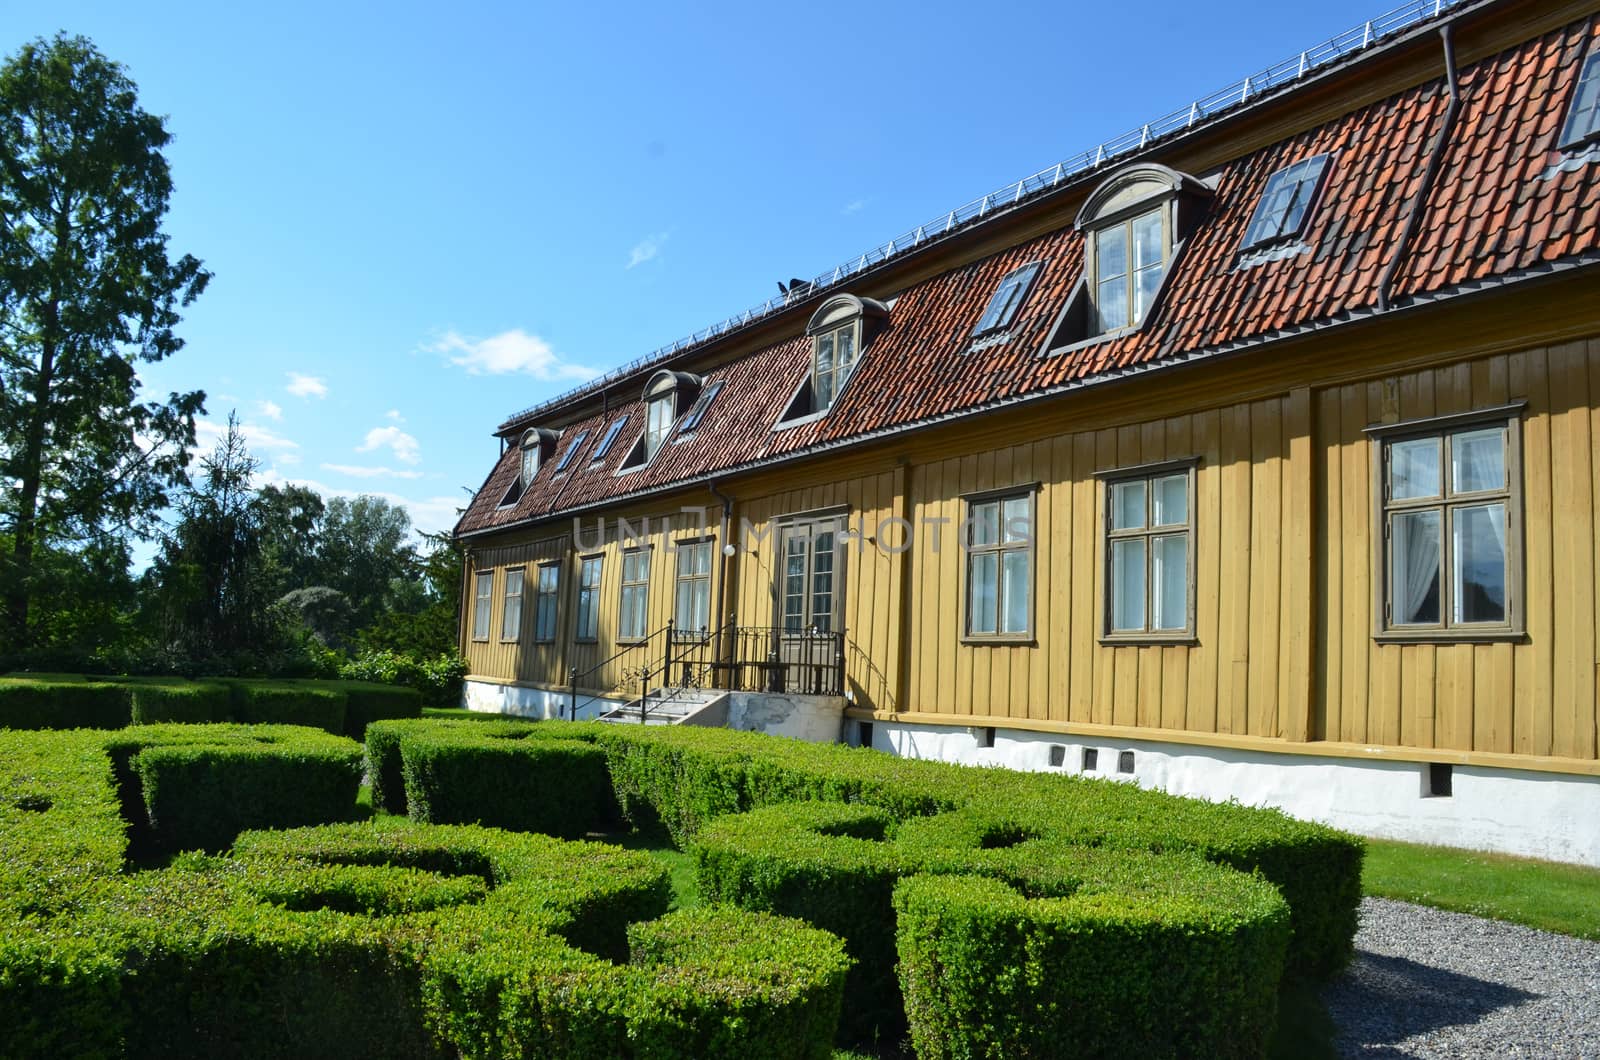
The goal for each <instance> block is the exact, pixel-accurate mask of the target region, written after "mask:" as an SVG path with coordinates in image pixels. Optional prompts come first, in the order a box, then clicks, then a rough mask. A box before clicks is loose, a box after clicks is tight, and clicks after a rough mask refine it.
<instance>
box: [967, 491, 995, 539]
mask: <svg viewBox="0 0 1600 1060" xmlns="http://www.w3.org/2000/svg"><path fill="white" fill-rule="evenodd" d="M969 518H971V520H972V537H971V538H970V540H971V543H972V544H973V545H974V546H977V545H993V544H995V543H997V542H998V541H999V540H1000V504H999V502H998V501H988V502H985V503H983V504H974V505H973V506H972V510H971V514H970V515H969Z"/></svg>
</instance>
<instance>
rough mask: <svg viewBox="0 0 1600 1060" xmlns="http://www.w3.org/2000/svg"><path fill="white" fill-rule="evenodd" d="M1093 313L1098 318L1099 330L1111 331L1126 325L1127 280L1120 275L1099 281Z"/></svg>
mask: <svg viewBox="0 0 1600 1060" xmlns="http://www.w3.org/2000/svg"><path fill="white" fill-rule="evenodd" d="M1095 313H1096V314H1098V316H1099V318H1100V330H1101V331H1112V330H1114V329H1116V328H1122V327H1127V326H1128V281H1127V280H1126V279H1124V278H1122V277H1120V276H1119V277H1117V278H1116V279H1114V280H1102V281H1100V289H1099V293H1098V295H1097V296H1096V298H1095Z"/></svg>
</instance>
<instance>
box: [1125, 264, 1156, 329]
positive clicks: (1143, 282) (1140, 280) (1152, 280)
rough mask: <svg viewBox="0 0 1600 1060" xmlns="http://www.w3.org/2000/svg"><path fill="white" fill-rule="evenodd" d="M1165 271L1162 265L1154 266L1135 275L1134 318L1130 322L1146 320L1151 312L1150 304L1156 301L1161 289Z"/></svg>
mask: <svg viewBox="0 0 1600 1060" xmlns="http://www.w3.org/2000/svg"><path fill="white" fill-rule="evenodd" d="M1164 272H1165V269H1164V268H1163V267H1162V266H1161V265H1152V266H1150V267H1149V268H1148V269H1140V270H1139V271H1138V272H1137V273H1135V274H1134V285H1133V316H1132V317H1131V318H1130V320H1129V322H1130V323H1132V322H1133V321H1135V320H1142V319H1144V315H1145V313H1147V312H1149V310H1150V303H1151V302H1154V301H1155V300H1156V291H1157V290H1159V289H1160V287H1161V277H1162V274H1163V273H1164Z"/></svg>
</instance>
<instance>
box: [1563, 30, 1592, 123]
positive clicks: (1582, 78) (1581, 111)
mask: <svg viewBox="0 0 1600 1060" xmlns="http://www.w3.org/2000/svg"><path fill="white" fill-rule="evenodd" d="M1596 137H1600V47H1591V48H1590V49H1589V55H1588V57H1587V58H1585V59H1584V61H1583V69H1582V70H1580V71H1579V72H1578V84H1577V87H1575V88H1574V89H1573V90H1572V102H1571V104H1570V105H1568V107H1567V120H1566V123H1565V124H1564V125H1562V127H1561V146H1562V147H1577V146H1579V145H1580V144H1584V143H1586V142H1588V141H1590V140H1593V139H1595V138H1596Z"/></svg>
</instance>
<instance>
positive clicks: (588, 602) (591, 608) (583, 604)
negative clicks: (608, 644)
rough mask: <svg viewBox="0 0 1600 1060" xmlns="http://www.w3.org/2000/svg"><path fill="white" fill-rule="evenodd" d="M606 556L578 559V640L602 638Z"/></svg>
mask: <svg viewBox="0 0 1600 1060" xmlns="http://www.w3.org/2000/svg"><path fill="white" fill-rule="evenodd" d="M604 562H605V557H604V556H585V557H583V559H581V560H579V561H578V631H577V634H576V637H577V639H578V640H598V639H599V638H600V573H601V570H602V567H603V564H604Z"/></svg>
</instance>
